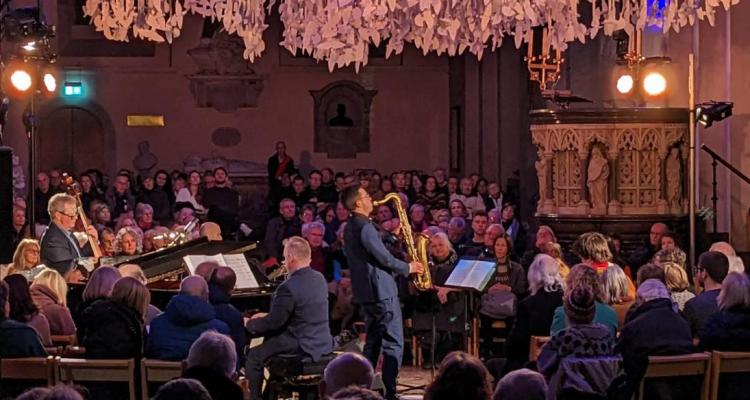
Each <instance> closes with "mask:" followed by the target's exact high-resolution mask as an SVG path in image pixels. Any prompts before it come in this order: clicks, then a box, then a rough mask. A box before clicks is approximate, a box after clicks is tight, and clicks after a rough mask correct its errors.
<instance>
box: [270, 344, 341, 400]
mask: <svg viewBox="0 0 750 400" xmlns="http://www.w3.org/2000/svg"><path fill="white" fill-rule="evenodd" d="M335 357H336V354H333V353H331V354H327V355H324V356H323V357H321V359H320V360H319V361H317V362H316V361H313V359H312V358H311V357H309V356H291V355H277V356H273V357H271V358H270V359H269V360H268V361H267V362H266V368H268V372H269V378H268V384H267V385H266V390H267V392H268V393H267V396H264V397H265V398H267V399H277V398H279V396H282V397H284V398H286V397H293V396H291V394H292V393H295V392H296V393H297V394H298V395H299V399H307V398H317V393H318V384H319V383H320V380H321V379H322V378H323V371H324V370H325V368H326V366H327V365H328V363H329V362H330V361H331V360H333V359H334V358H335Z"/></svg>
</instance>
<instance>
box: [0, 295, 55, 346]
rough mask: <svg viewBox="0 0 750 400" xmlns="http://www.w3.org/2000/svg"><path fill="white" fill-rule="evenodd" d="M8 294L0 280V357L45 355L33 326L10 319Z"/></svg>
mask: <svg viewBox="0 0 750 400" xmlns="http://www.w3.org/2000/svg"><path fill="white" fill-rule="evenodd" d="M9 294H10V288H8V284H7V283H5V282H4V281H0V359H3V358H21V357H44V356H46V355H47V352H46V351H45V350H44V346H43V345H42V342H41V341H40V340H39V336H38V335H37V333H36V331H35V330H34V328H32V327H30V326H29V325H27V324H24V323H23V322H19V321H15V320H12V319H10V304H9V302H8V296H9Z"/></svg>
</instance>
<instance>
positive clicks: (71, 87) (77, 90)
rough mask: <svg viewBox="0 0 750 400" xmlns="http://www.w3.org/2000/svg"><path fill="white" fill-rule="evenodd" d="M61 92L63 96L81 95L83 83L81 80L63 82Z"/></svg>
mask: <svg viewBox="0 0 750 400" xmlns="http://www.w3.org/2000/svg"><path fill="white" fill-rule="evenodd" d="M63 94H64V95H65V96H70V97H76V96H82V95H83V85H82V84H81V82H65V86H64V87H63Z"/></svg>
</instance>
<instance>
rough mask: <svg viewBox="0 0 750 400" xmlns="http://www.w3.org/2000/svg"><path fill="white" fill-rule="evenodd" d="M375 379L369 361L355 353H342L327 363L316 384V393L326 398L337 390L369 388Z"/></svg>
mask: <svg viewBox="0 0 750 400" xmlns="http://www.w3.org/2000/svg"><path fill="white" fill-rule="evenodd" d="M374 380H375V371H374V370H373V368H372V365H370V362H369V361H367V359H366V358H365V357H364V356H362V355H361V354H357V353H342V354H340V355H338V356H336V358H334V359H333V360H332V361H331V362H329V363H328V365H327V366H326V368H325V370H324V371H323V379H321V380H320V383H319V384H318V395H319V396H320V398H321V399H326V398H328V397H329V396H331V395H333V394H334V393H336V392H338V391H339V390H341V389H343V388H346V387H349V386H358V387H363V388H366V389H369V388H370V387H372V382H373V381H374Z"/></svg>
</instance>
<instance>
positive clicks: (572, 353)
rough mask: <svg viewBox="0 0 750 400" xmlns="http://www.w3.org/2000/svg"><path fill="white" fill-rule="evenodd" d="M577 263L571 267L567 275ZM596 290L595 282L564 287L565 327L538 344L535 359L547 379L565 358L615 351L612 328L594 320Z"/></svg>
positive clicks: (598, 354) (596, 355)
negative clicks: (536, 358)
mask: <svg viewBox="0 0 750 400" xmlns="http://www.w3.org/2000/svg"><path fill="white" fill-rule="evenodd" d="M579 266H580V264H579V265H577V266H575V267H574V268H573V271H572V272H571V275H574V274H575V270H576V268H578V267H579ZM586 268H588V267H586ZM589 270H591V269H589ZM592 272H593V271H592ZM596 291H597V289H595V285H591V284H588V285H586V284H581V285H577V286H575V287H573V289H572V290H567V288H566V292H565V296H564V297H563V308H564V309H565V318H566V319H567V321H568V327H567V328H564V329H562V330H560V331H558V332H556V333H554V334H553V335H552V337H551V338H550V341H549V342H548V343H547V344H545V345H544V347H542V351H541V353H539V359H538V360H537V367H538V369H539V372H541V373H542V374H543V375H544V376H545V378H547V380H548V381H549V380H550V378H551V377H552V376H553V375H554V374H555V373H556V372H557V369H558V367H559V366H560V362H561V361H562V360H563V359H565V358H566V357H579V358H589V357H601V356H611V355H614V354H615V353H614V347H615V341H614V335H613V331H612V330H611V329H608V328H607V327H606V326H604V325H602V324H599V323H596V322H595V320H594V315H595V314H596V303H597V302H598V301H597V293H596Z"/></svg>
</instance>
